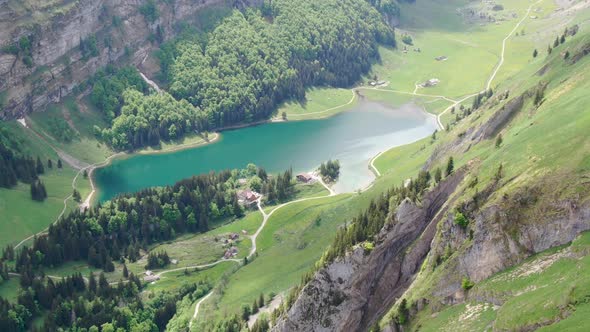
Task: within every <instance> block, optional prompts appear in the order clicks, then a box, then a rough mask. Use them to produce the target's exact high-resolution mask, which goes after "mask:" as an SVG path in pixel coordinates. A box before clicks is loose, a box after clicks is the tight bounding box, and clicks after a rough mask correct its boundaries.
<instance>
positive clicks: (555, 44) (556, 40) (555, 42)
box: [553, 37, 559, 48]
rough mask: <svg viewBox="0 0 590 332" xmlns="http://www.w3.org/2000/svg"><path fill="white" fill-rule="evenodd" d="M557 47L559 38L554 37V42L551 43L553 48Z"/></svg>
mask: <svg viewBox="0 0 590 332" xmlns="http://www.w3.org/2000/svg"><path fill="white" fill-rule="evenodd" d="M557 46H559V37H555V41H554V42H553V48H556V47H557Z"/></svg>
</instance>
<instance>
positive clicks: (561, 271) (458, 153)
mask: <svg viewBox="0 0 590 332" xmlns="http://www.w3.org/2000/svg"><path fill="white" fill-rule="evenodd" d="M552 5H553V4H552V3H551V2H541V3H540V4H539V9H538V10H536V9H535V10H534V13H535V14H534V15H532V16H534V17H536V18H535V19H533V18H532V16H531V18H530V19H529V20H526V21H525V22H524V23H523V25H522V29H524V30H525V31H526V32H525V35H524V36H522V35H520V36H514V37H512V38H510V39H509V40H508V43H507V50H508V51H507V53H506V67H505V69H504V67H503V68H502V69H501V70H500V71H499V74H498V76H497V79H496V81H495V82H497V83H498V84H497V85H496V84H494V85H493V88H494V90H495V91H496V93H497V94H498V93H500V94H502V93H505V92H506V91H508V92H509V95H510V97H509V98H508V99H504V100H501V99H500V98H497V96H496V97H492V98H490V100H488V101H487V102H486V103H485V104H484V106H483V107H482V108H481V109H480V110H478V111H476V112H474V113H473V114H471V115H469V116H466V117H465V118H463V119H461V120H459V121H458V122H457V123H454V122H455V119H453V118H450V119H449V120H450V121H451V122H453V125H452V126H451V128H452V129H451V130H450V131H449V132H445V133H440V135H439V136H438V139H437V142H436V143H434V144H433V142H432V141H429V142H422V144H420V143H416V144H414V146H406V147H403V148H400V149H395V150H392V151H389V152H387V153H385V154H383V155H382V156H381V157H380V158H378V159H377V160H376V161H375V165H376V167H378V169H379V170H380V171H381V172H382V173H384V174H389V173H391V172H395V171H396V170H398V169H400V170H404V169H405V167H407V165H412V164H418V165H422V164H423V163H424V162H426V160H427V158H428V157H429V156H430V154H431V152H432V151H439V152H440V151H442V152H443V153H440V154H435V156H438V157H437V158H436V159H435V160H434V163H432V167H437V166H440V167H444V166H445V165H446V158H447V157H448V156H449V155H452V156H453V157H454V159H455V165H456V167H457V166H462V165H467V164H469V165H470V170H471V171H470V173H471V174H470V175H469V177H468V178H467V180H466V181H465V184H464V186H463V188H461V189H460V191H459V192H458V194H457V200H458V202H462V201H464V202H468V201H470V200H471V199H472V198H473V197H474V196H475V195H476V194H477V193H478V191H482V190H484V189H485V188H486V187H488V186H490V185H491V184H492V183H494V182H495V181H497V174H498V169H499V167H500V165H502V180H501V181H500V186H499V187H497V188H496V189H495V192H494V193H493V194H492V196H491V197H490V198H489V199H488V201H487V202H486V203H485V204H486V205H485V206H483V207H481V208H482V209H483V208H486V207H489V206H492V205H495V204H499V205H500V206H504V205H506V204H504V203H502V202H505V201H506V200H507V199H508V200H509V198H510V197H514V196H515V195H518V193H519V192H522V191H523V190H526V189H525V188H535V190H539V191H540V192H541V195H540V196H539V198H538V199H537V201H536V203H535V208H534V209H531V210H530V211H529V210H527V211H524V210H525V209H524V208H523V210H522V211H520V213H522V215H519V216H520V219H519V220H518V221H517V222H518V223H517V224H515V225H513V227H514V230H513V231H514V232H515V233H514V234H515V235H514V236H517V235H516V234H518V232H519V229H520V228H522V229H524V228H526V227H528V226H529V225H534V224H535V223H539V222H541V220H547V219H548V218H549V219H550V214H551V213H553V212H551V211H554V210H553V208H552V204H553V202H557V201H565V200H568V199H573V200H575V201H577V202H579V204H587V202H588V199H589V192H588V177H590V157H589V156H590V141H588V139H587V131H588V128H590V113H589V112H587V111H586V108H587V107H585V105H588V103H590V100H589V96H588V95H587V93H586V91H587V89H588V88H589V87H590V86H589V84H590V78H588V77H587V75H585V73H587V72H588V70H589V69H590V58H589V57H587V56H586V55H585V54H586V53H587V52H585V51H584V50H585V49H587V47H588V45H590V34H589V33H588V31H587V29H588V25H587V24H586V22H587V18H588V16H589V14H590V13H589V10H588V9H587V8H585V7H582V8H579V9H584V10H578V11H576V12H575V15H571V12H569V13H568V12H567V11H566V14H563V13H562V14H559V13H560V12H561V11H558V12H554V11H553V10H550V9H551V8H552V7H551V6H552ZM505 7H506V8H510V7H509V6H507V5H505ZM556 13H557V14H556ZM571 16H574V17H573V18H572V17H571ZM566 23H567V26H568V27H571V26H573V25H574V24H577V23H581V24H580V25H579V28H580V32H579V33H578V34H576V35H575V36H569V35H568V36H567V38H566V40H565V42H564V43H563V44H560V45H558V46H557V47H555V48H554V49H553V51H552V52H551V54H548V53H547V50H546V49H547V45H548V44H551V46H552V47H553V40H554V39H555V36H557V35H561V34H562V33H563V31H564V29H565V27H566ZM528 36H532V37H528ZM535 48H537V49H538V50H539V56H538V57H536V58H533V56H532V50H533V49H535ZM513 53H519V54H520V55H522V54H527V55H528V59H527V58H524V57H523V58H521V59H519V58H518V57H512V56H511V54H513ZM529 54H530V55H529ZM538 92H542V94H541V95H542V97H541V98H539V100H538V101H537V102H536V101H535V99H536V97H535V96H536V94H537V93H538ZM520 97H522V98H523V103H522V106H521V107H518V108H517V110H516V111H515V112H514V114H513V115H512V116H511V117H510V118H509V120H508V121H507V122H506V123H505V124H503V125H500V127H499V129H498V130H497V131H496V132H495V133H494V135H493V136H492V137H490V138H488V139H486V140H483V141H481V142H479V143H478V142H477V141H474V142H473V143H471V144H467V143H464V145H461V144H463V142H465V141H464V140H462V137H464V136H465V137H470V135H471V134H473V131H472V130H473V129H474V128H475V129H477V128H479V127H481V126H483V125H486V124H487V123H489V121H490V120H491V119H493V118H494V116H495V115H496V114H498V113H500V112H502V111H503V110H504V108H505V107H508V104H509V103H510V100H513V99H515V98H520ZM465 106H467V107H469V106H471V103H469V104H467V103H465ZM498 136H500V137H501V138H502V141H501V143H500V144H498V140H497V138H498ZM432 145H435V147H434V148H433V147H431V146H432ZM421 151H426V153H422V152H421ZM420 156H422V158H420ZM416 157H418V160H416ZM396 166H397V167H396ZM475 179H477V182H475ZM474 183H475V185H469V184H474ZM474 227H475V226H474ZM537 227H542V226H540V224H537ZM476 231H477V230H476ZM587 239H588V234H585V235H583V236H581V237H580V238H579V239H578V240H576V241H575V242H574V243H573V244H572V245H571V246H567V247H565V248H561V249H552V250H549V251H547V252H546V253H543V254H541V255H539V256H536V257H534V258H531V259H530V260H528V261H527V262H525V263H523V264H522V265H519V266H518V267H516V268H513V269H510V270H509V271H506V272H502V273H501V274H499V275H497V276H494V277H491V278H490V279H487V280H485V281H482V282H480V283H476V284H475V287H474V288H473V289H472V290H470V291H469V292H468V293H467V298H466V303H465V304H460V305H456V306H445V305H442V304H441V302H444V299H442V298H439V297H437V296H436V295H434V294H437V289H440V288H441V287H444V286H442V285H450V284H452V283H455V284H456V283H459V284H460V283H461V278H462V277H463V276H461V275H449V273H455V272H454V271H456V266H457V264H458V258H459V257H461V255H462V254H464V253H465V252H467V250H468V249H469V248H470V247H471V245H472V241H471V240H466V241H465V242H464V243H461V244H460V245H459V246H458V247H456V245H455V244H453V246H452V248H453V250H452V255H451V256H450V258H448V261H446V262H444V263H442V264H441V265H440V266H436V265H434V264H433V263H432V262H433V260H434V259H435V257H433V254H431V255H430V256H429V258H428V259H427V262H428V264H426V263H425V266H424V267H423V269H422V271H421V272H420V274H419V276H418V277H417V281H416V282H415V283H414V284H413V285H412V287H411V288H410V290H409V291H408V292H407V293H406V294H405V295H404V296H403V297H404V298H406V299H407V300H408V301H409V303H413V301H417V300H419V299H423V298H424V299H427V300H428V301H429V302H430V303H431V304H430V305H429V306H428V307H427V308H426V309H424V310H423V311H421V312H419V313H418V314H417V315H416V317H415V318H412V320H411V323H410V325H409V328H410V330H421V331H431V330H432V331H434V330H449V331H451V330H453V331H455V330H457V329H458V328H459V327H460V329H461V330H465V331H473V330H487V329H492V328H493V329H499V330H520V329H525V328H529V327H530V326H543V325H547V326H546V327H544V328H543V330H551V331H552V330H561V329H564V330H567V329H570V330H584V329H585V327H584V324H585V323H582V322H581V320H580V317H583V315H584V314H585V313H587V310H588V309H587V303H586V302H587V296H588V295H587V291H586V288H587V285H586V282H585V278H584V277H583V276H584V275H585V273H584V272H583V271H584V269H585V268H586V267H585V264H586V263H585V262H586V260H587V259H588V256H587V255H588V250H587V248H586V247H587V243H586V242H587ZM564 252H565V253H567V254H564ZM571 252H574V253H575V254H571V255H570V254H569V253H571ZM514 259H515V260H517V259H518V258H517V257H514ZM433 266H434V267H433ZM514 271H520V272H519V274H518V275H517V276H515V275H514ZM396 311H397V306H394V307H393V308H392V310H391V311H390V313H389V314H388V315H386V317H385V318H384V320H383V321H384V322H386V321H388V320H389V319H390V318H391V317H393V316H395V314H396ZM562 319H563V321H561V322H559V323H557V324H555V325H553V323H554V322H558V321H560V320H562ZM577 324H578V325H577Z"/></svg>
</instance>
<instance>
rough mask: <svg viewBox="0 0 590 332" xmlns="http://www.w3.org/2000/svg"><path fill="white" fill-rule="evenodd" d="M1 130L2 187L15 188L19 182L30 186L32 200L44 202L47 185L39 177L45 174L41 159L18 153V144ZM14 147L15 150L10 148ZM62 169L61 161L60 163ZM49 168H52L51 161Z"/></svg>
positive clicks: (0, 175)
mask: <svg viewBox="0 0 590 332" xmlns="http://www.w3.org/2000/svg"><path fill="white" fill-rule="evenodd" d="M7 135H8V134H7V133H5V132H3V131H1V130H0V187H1V188H8V189H10V188H13V187H14V186H16V185H17V184H18V182H19V181H20V182H23V183H27V184H30V187H31V190H30V192H31V199H33V200H35V201H43V200H45V198H47V189H46V188H45V184H44V183H43V182H42V181H41V179H39V175H41V174H44V173H45V166H44V165H43V162H42V161H41V158H40V157H37V159H36V160H35V159H33V157H31V156H28V155H24V154H21V153H16V152H15V150H16V151H18V146H19V145H18V143H17V142H16V141H14V140H13V139H11V138H9V136H7ZM9 146H13V147H14V148H9ZM58 165H59V166H60V168H61V161H59V162H58ZM48 167H49V168H52V167H53V166H52V162H51V160H48Z"/></svg>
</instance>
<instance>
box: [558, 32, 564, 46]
mask: <svg viewBox="0 0 590 332" xmlns="http://www.w3.org/2000/svg"><path fill="white" fill-rule="evenodd" d="M559 43H560V44H563V43H565V34H563V35H561V38H560V39H559Z"/></svg>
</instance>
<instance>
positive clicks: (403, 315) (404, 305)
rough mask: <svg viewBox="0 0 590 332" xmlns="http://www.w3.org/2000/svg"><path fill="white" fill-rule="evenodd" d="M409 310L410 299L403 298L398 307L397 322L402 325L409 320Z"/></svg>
mask: <svg viewBox="0 0 590 332" xmlns="http://www.w3.org/2000/svg"><path fill="white" fill-rule="evenodd" d="M409 313H410V312H409V310H408V301H407V300H406V299H403V300H402V301H401V303H400V304H399V307H398V308H397V322H398V323H399V324H400V325H404V324H406V323H407V322H408V319H409V317H408V316H409Z"/></svg>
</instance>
